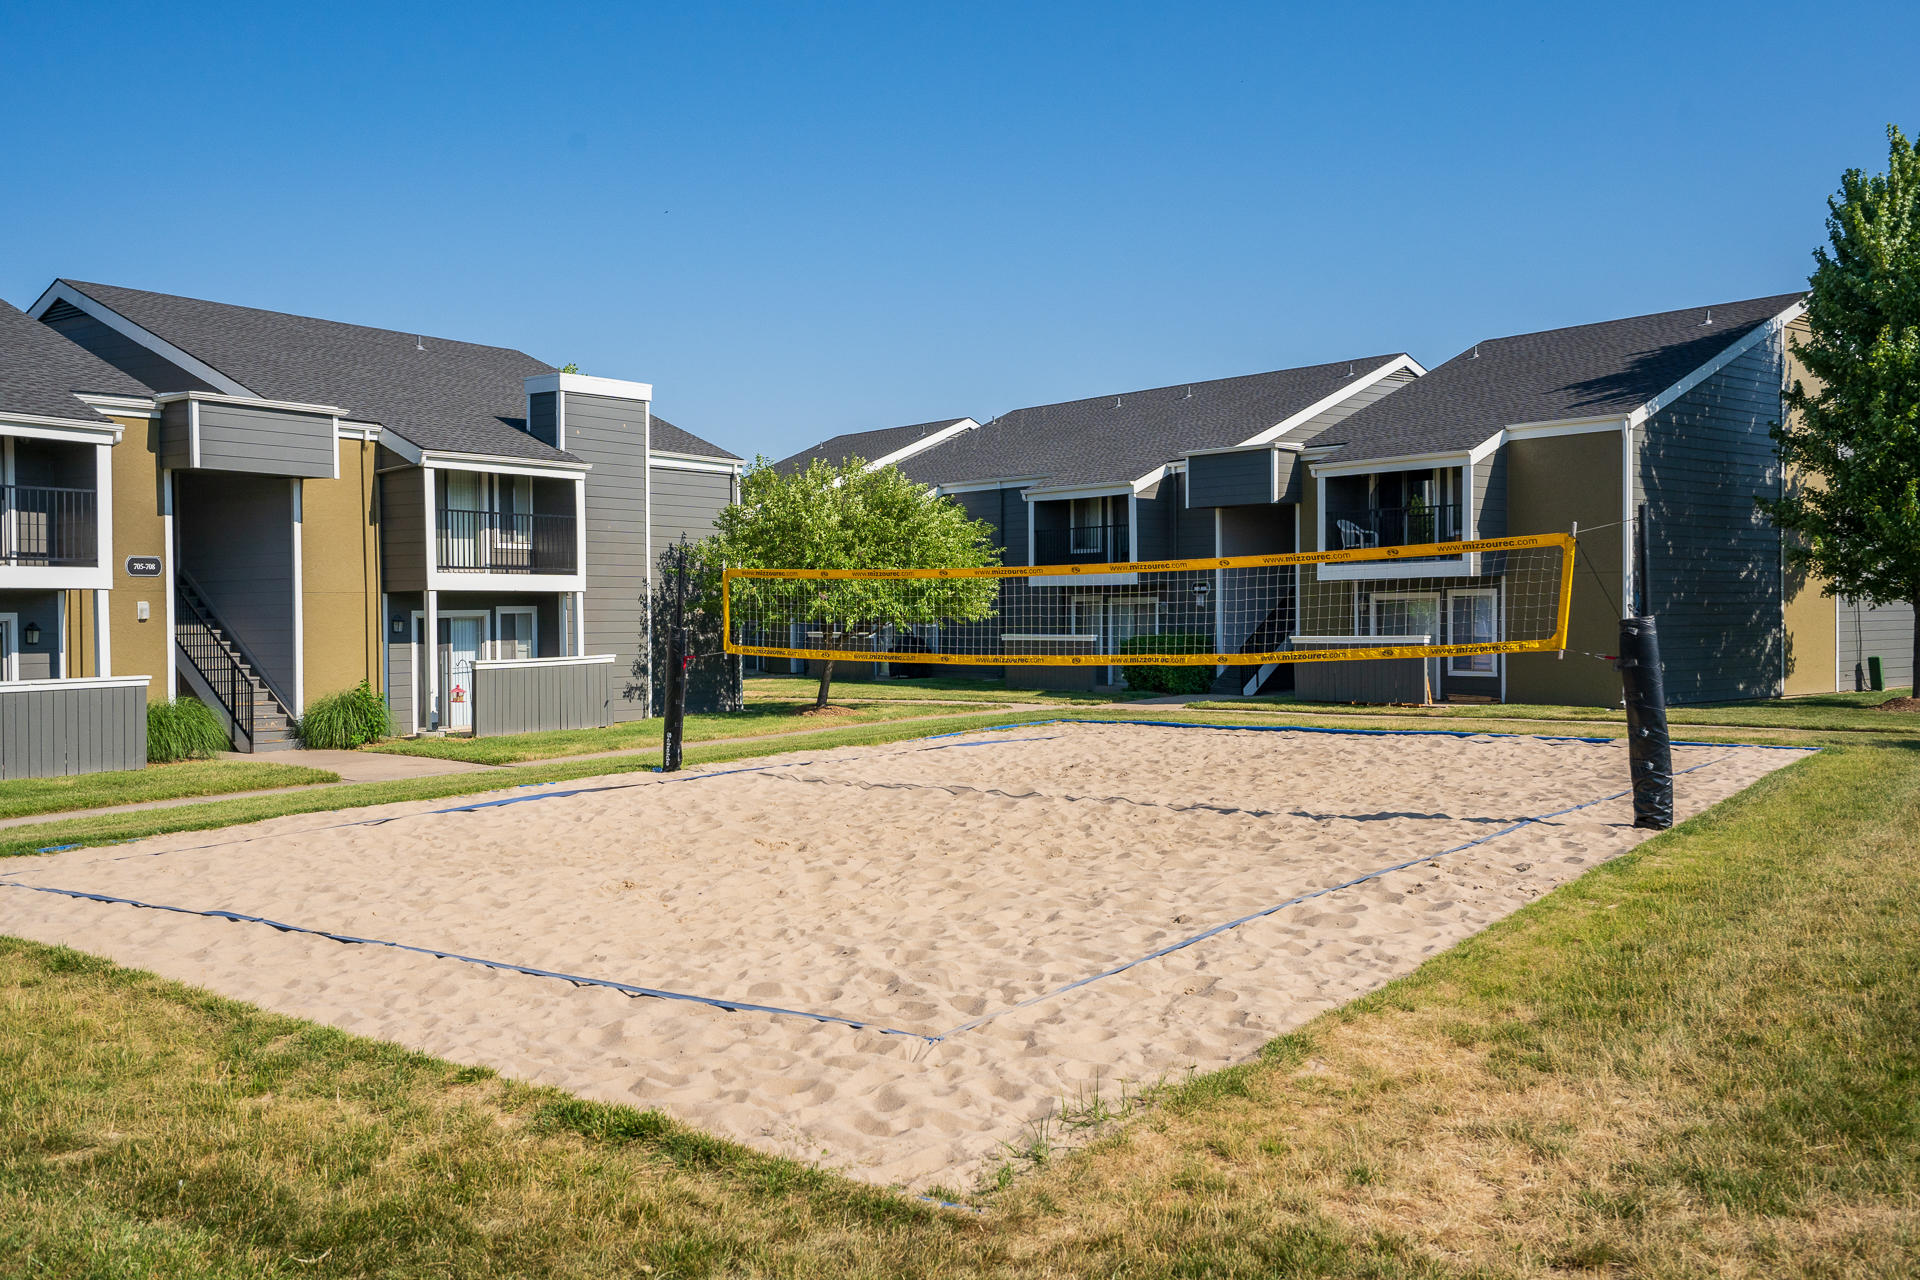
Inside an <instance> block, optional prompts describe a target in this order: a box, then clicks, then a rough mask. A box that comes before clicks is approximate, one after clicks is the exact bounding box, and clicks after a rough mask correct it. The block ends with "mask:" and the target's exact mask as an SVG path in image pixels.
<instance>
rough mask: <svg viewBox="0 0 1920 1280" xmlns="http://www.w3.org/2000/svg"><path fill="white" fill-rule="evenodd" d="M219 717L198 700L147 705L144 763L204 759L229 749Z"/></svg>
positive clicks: (187, 699)
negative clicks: (145, 759)
mask: <svg viewBox="0 0 1920 1280" xmlns="http://www.w3.org/2000/svg"><path fill="white" fill-rule="evenodd" d="M232 746H233V744H232V743H231V742H230V741H228V739H227V731H226V730H225V729H223V728H221V727H220V718H219V717H218V716H216V715H214V714H213V709H212V708H210V707H209V706H207V704H206V703H204V702H201V701H200V700H199V699H198V698H175V699H174V700H173V701H171V702H154V703H149V704H148V705H147V763H148V764H172V763H174V762H175V761H176V760H205V759H206V758H207V757H209V756H213V755H217V754H219V753H220V752H222V751H227V750H231V749H232Z"/></svg>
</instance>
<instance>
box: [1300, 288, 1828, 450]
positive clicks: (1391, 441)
mask: <svg viewBox="0 0 1920 1280" xmlns="http://www.w3.org/2000/svg"><path fill="white" fill-rule="evenodd" d="M1805 296H1806V294H1804V293H1781V294H1775V295H1773V296H1772V297H1767V298H1750V299H1748V300H1746V301H1744V302H1719V303H1715V304H1714V305H1713V306H1711V307H1689V308H1687V309H1685V310H1682V311H1663V312H1660V313H1658V314H1656V315H1649V316H1633V317H1631V318H1629V319H1626V320H1608V321H1604V322H1602V323H1599V324H1583V325H1576V326H1574V327H1572V328H1567V329H1548V330H1545V331H1543V332H1540V333H1523V334H1519V335H1516V336H1514V337H1510V338H1492V339H1489V340H1487V341H1485V342H1481V343H1479V344H1477V345H1475V346H1474V347H1472V348H1470V349H1468V350H1466V351H1463V352H1461V353H1460V354H1459V355H1457V356H1455V357H1454V358H1453V359H1451V360H1449V361H1447V362H1446V363H1445V364H1443V365H1441V366H1440V367H1439V368H1437V369H1434V370H1431V371H1430V372H1429V373H1428V374H1427V376H1426V377H1424V378H1419V379H1416V380H1415V381H1413V382H1412V383H1410V384H1408V385H1407V386H1405V387H1402V388H1401V389H1400V390H1398V391H1396V392H1394V393H1393V394H1392V395H1390V396H1387V397H1385V398H1384V399H1382V400H1379V401H1377V402H1376V403H1374V404H1371V405H1368V406H1367V407H1366V408H1364V409H1362V410H1360V411H1359V412H1358V413H1355V414H1353V415H1352V416H1350V417H1348V418H1346V419H1345V420H1344V421H1341V422H1339V423H1336V424H1334V425H1333V426H1331V427H1329V428H1327V429H1326V430H1325V431H1323V432H1321V433H1320V434H1319V435H1317V436H1315V437H1314V438H1313V439H1312V440H1311V441H1309V442H1308V445H1309V447H1310V448H1315V449H1318V448H1321V447H1323V446H1327V445H1337V446H1339V448H1338V451H1337V452H1335V453H1333V454H1330V455H1328V456H1327V457H1326V458H1324V459H1322V461H1327V462H1335V461H1338V462H1359V461H1365V460H1367V459H1371V458H1400V457H1411V456H1417V455H1420V454H1430V453H1448V452H1455V451H1465V450H1468V449H1471V448H1473V447H1474V446H1475V445H1478V444H1481V443H1483V442H1484V441H1486V440H1487V439H1488V438H1489V437H1491V436H1492V435H1493V434H1494V433H1496V432H1498V431H1499V430H1501V429H1502V428H1504V427H1511V426H1518V425H1521V424H1523V423H1535V422H1556V421H1564V420H1572V419H1584V418H1604V417H1608V416H1612V415H1618V416H1620V417H1622V418H1624V417H1626V416H1627V415H1629V414H1631V413H1632V412H1633V411H1634V410H1636V409H1638V408H1640V407H1641V406H1642V405H1644V404H1646V403H1647V402H1648V401H1650V400H1652V399H1654V398H1655V397H1656V396H1658V395H1659V394H1660V393H1661V392H1663V391H1665V390H1666V389H1667V388H1669V387H1671V386H1673V385H1674V384H1675V383H1677V382H1679V381H1680V380H1681V379H1682V378H1684V377H1686V376H1687V375H1688V374H1689V373H1692V372H1693V371H1694V370H1696V369H1698V368H1700V367H1701V366H1702V365H1705V364H1707V363H1709V362H1710V361H1712V360H1713V358H1714V357H1715V356H1717V355H1719V354H1721V353H1722V352H1724V351H1726V350H1727V349H1728V348H1729V347H1731V346H1733V345H1734V344H1735V343H1737V342H1738V341H1740V339H1742V338H1744V337H1747V336H1748V335H1750V334H1752V333H1753V332H1754V330H1756V329H1758V328H1759V327H1760V326H1762V325H1764V324H1766V323H1767V322H1768V321H1769V320H1772V319H1774V318H1775V317H1777V316H1779V315H1780V314H1781V313H1783V312H1785V311H1786V310H1787V309H1788V308H1789V307H1792V306H1793V305H1794V304H1795V303H1797V302H1799V301H1800V300H1801V299H1802V298H1804V297H1805ZM1709 317H1711V323H1709V322H1708V321H1709Z"/></svg>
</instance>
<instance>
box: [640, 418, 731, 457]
mask: <svg viewBox="0 0 1920 1280" xmlns="http://www.w3.org/2000/svg"><path fill="white" fill-rule="evenodd" d="M649 420H650V421H651V422H652V423H653V438H652V446H651V447H652V449H653V451H654V452H655V453H690V454H693V455H695V456H696V457H701V458H726V459H729V460H730V461H733V462H738V461H739V460H740V455H739V454H737V453H728V452H727V451H726V450H725V449H722V448H721V447H720V446H719V445H717V444H714V443H713V442H711V441H708V440H702V439H701V438H700V437H699V436H697V435H695V434H693V432H691V431H682V430H681V429H680V428H679V427H676V426H674V425H673V424H672V423H671V422H668V421H667V420H666V419H665V418H663V417H661V416H660V415H659V414H657V413H655V414H651V415H650V417H649Z"/></svg>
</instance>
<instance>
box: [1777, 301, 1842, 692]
mask: <svg viewBox="0 0 1920 1280" xmlns="http://www.w3.org/2000/svg"><path fill="white" fill-rule="evenodd" d="M1807 333H1808V329H1807V318H1806V317H1805V316H1801V317H1800V318H1799V319H1797V320H1794V321H1793V322H1792V323H1790V324H1789V325H1787V385H1788V386H1792V385H1793V384H1794V383H1795V382H1804V383H1807V384H1809V389H1811V387H1812V385H1813V384H1814V378H1813V375H1812V374H1811V373H1809V372H1807V369H1806V366H1804V365H1802V364H1801V363H1800V358H1799V357H1798V356H1797V355H1795V354H1794V350H1793V344H1794V341H1795V340H1796V339H1804V338H1805V337H1806V336H1807ZM1802 479H1803V478H1802V477H1799V476H1790V477H1789V480H1788V482H1789V484H1792V483H1799V482H1801V481H1802ZM1805 479H1807V480H1813V481H1817V477H1807V478H1805ZM1825 586H1826V583H1825V582H1824V581H1823V580H1822V579H1820V578H1816V577H1813V576H1812V575H1810V574H1808V573H1806V572H1804V571H1802V570H1799V569H1795V568H1793V567H1792V566H1790V565H1789V566H1788V567H1787V570H1786V607H1785V611H1784V612H1785V624H1786V643H1787V686H1786V691H1787V696H1788V697H1794V696H1796V695H1798V694H1803V693H1832V692H1833V691H1834V688H1835V672H1834V668H1835V665H1836V661H1837V658H1838V654H1837V652H1836V649H1837V641H1836V638H1835V624H1836V623H1837V621H1838V612H1839V607H1840V606H1839V602H1838V601H1837V600H1835V599H1833V598H1832V597H1831V596H1825V595H1822V594H1821V591H1822V590H1823V589H1824V588H1825Z"/></svg>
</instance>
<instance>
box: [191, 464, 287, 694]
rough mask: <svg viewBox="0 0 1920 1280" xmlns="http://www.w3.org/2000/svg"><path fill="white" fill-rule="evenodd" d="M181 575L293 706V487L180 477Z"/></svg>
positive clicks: (262, 480) (200, 475)
mask: <svg viewBox="0 0 1920 1280" xmlns="http://www.w3.org/2000/svg"><path fill="white" fill-rule="evenodd" d="M174 483H175V484H176V485H177V486H178V494H177V499H176V501H175V504H174V510H175V512H176V513H177V514H176V515H175V517H174V523H175V528H176V530H177V536H178V538H179V542H180V568H181V570H182V571H183V572H185V573H187V574H189V575H191V576H192V578H193V580H194V581H195V582H197V583H198V584H199V586H200V590H201V592H202V593H203V594H204V595H205V596H206V598H207V603H208V604H209V605H210V606H212V608H213V611H214V614H215V615H216V616H217V617H218V619H219V621H220V624H221V625H222V626H223V627H225V628H226V629H227V631H228V632H229V633H230V634H231V635H232V636H233V637H234V639H235V640H236V641H237V642H238V643H239V645H240V648H241V649H242V650H243V651H244V652H245V653H246V654H247V656H248V657H250V658H251V659H252V660H253V663H254V665H255V666H256V667H257V668H258V669H259V672H260V674H261V676H262V677H264V678H265V679H266V681H267V683H268V684H269V685H271V686H272V687H273V690H274V692H275V693H277V694H279V695H280V697H281V698H282V700H284V701H286V702H288V703H291V702H292V700H293V683H294V681H293V482H292V481H290V480H283V479H279V478H277V477H267V476H240V475H232V474H226V475H216V474H214V473H211V472H205V471H183V472H180V473H178V474H176V475H175V476H174Z"/></svg>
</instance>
